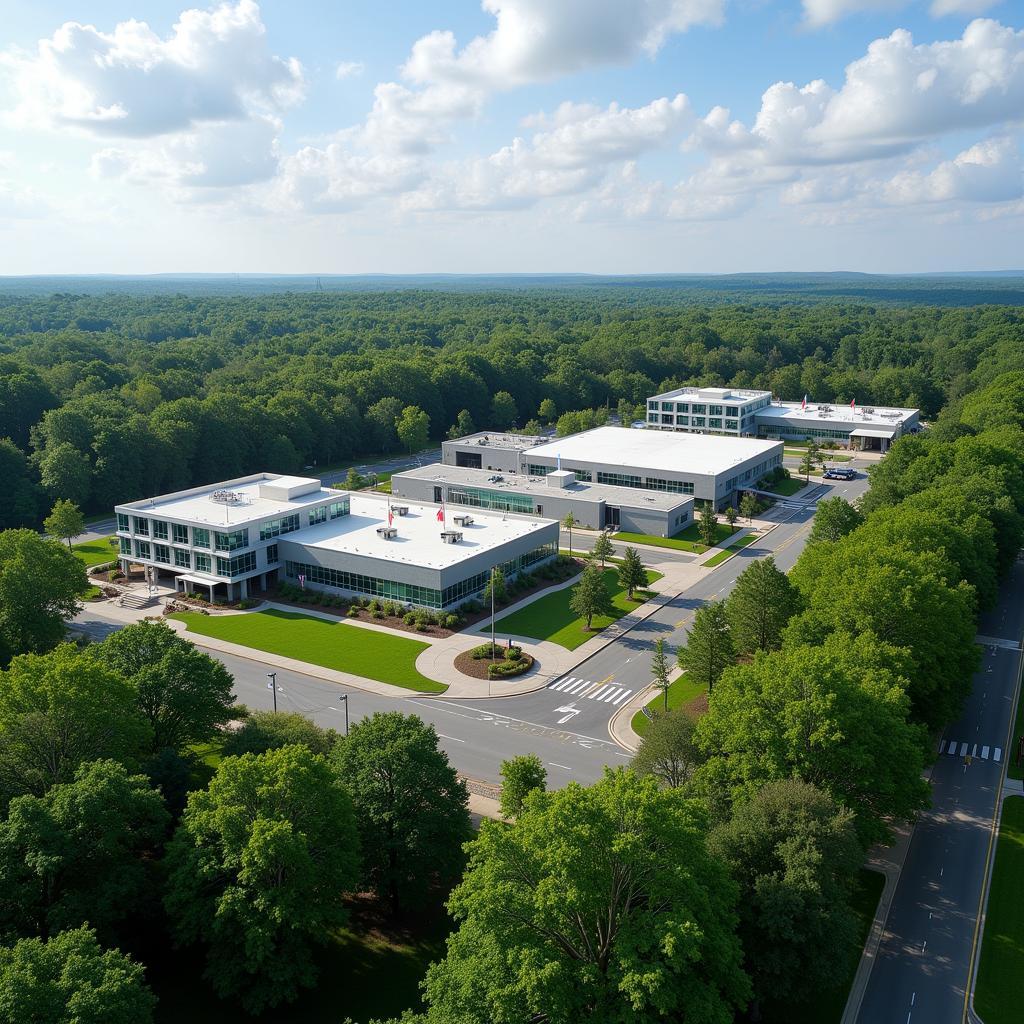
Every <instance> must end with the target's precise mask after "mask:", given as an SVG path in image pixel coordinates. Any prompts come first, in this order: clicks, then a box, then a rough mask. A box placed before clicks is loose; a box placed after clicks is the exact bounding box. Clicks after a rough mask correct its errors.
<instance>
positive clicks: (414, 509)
mask: <svg viewBox="0 0 1024 1024" xmlns="http://www.w3.org/2000/svg"><path fill="white" fill-rule="evenodd" d="M115 514H116V516H117V532H118V536H119V537H120V545H121V556H120V557H121V561H122V562H123V563H124V564H125V566H126V567H127V565H129V564H139V565H143V566H145V567H146V569H147V572H148V573H149V575H150V578H152V579H157V578H159V577H169V578H173V579H174V581H175V587H176V588H178V589H184V590H188V591H191V590H193V589H195V588H202V590H203V591H204V592H205V591H208V592H209V596H210V598H211V600H212V599H215V598H225V597H226V598H227V599H228V600H234V599H235V598H238V597H243V598H244V597H246V596H248V594H249V591H250V588H255V587H257V586H258V587H259V588H261V589H265V588H266V587H267V586H269V585H271V584H272V583H274V582H276V581H277V580H279V579H287V580H289V582H293V583H297V584H300V585H302V586H309V587H315V588H318V589H323V590H329V591H336V592H339V593H345V594H355V595H360V596H370V597H379V598H384V599H387V600H392V601H400V602H402V603H405V604H412V605H418V606H423V607H428V608H451V607H454V606H457V605H458V604H461V603H462V602H463V601H465V600H467V599H468V598H470V597H473V596H475V595H477V594H479V593H481V592H482V590H483V588H484V587H485V586H486V584H487V580H488V578H489V576H490V572H491V569H492V568H493V567H494V566H495V565H500V566H501V567H502V569H503V570H504V572H505V574H506V576H509V577H511V576H514V575H515V574H516V573H518V572H520V571H522V570H523V569H527V568H529V567H531V566H534V565H537V564H539V563H541V562H544V561H546V560H547V559H550V558H552V557H554V556H555V555H556V554H557V553H558V524H557V523H554V522H549V521H547V520H543V519H540V518H539V517H537V516H518V515H513V516H509V515H507V514H506V515H495V514H491V513H486V512H484V513H477V512H474V513H472V514H470V513H462V511H461V510H455V509H448V510H446V512H442V510H441V508H440V506H437V505H432V504H431V505H413V504H412V503H410V502H398V501H395V500H391V499H389V498H388V497H387V496H386V495H376V494H349V493H346V492H339V491H334V490H329V489H327V488H324V487H323V486H322V485H321V483H320V481H319V480H315V479H305V478H302V477H282V476H276V475H275V474H272V473H260V474H257V475H254V476H249V477H243V478H241V479H238V480H229V481H226V482H224V483H220V484H216V485H212V486H208V487H196V488H191V489H190V490H186V491H178V492H176V493H174V494H164V495H160V496H158V497H155V498H148V499H145V500H143V501H135V502H128V503H126V504H124V505H118V506H117V507H116V509H115ZM204 596H205V595H204Z"/></svg>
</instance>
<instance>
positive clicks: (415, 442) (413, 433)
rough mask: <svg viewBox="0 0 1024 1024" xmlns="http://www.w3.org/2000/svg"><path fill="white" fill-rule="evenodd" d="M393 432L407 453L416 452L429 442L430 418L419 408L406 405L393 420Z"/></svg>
mask: <svg viewBox="0 0 1024 1024" xmlns="http://www.w3.org/2000/svg"><path fill="white" fill-rule="evenodd" d="M395 432H396V433H397V434H398V440H399V441H401V442H402V445H403V446H404V448H405V450H406V451H407V452H409V453H410V454H411V453H412V452H418V451H420V450H421V449H422V448H426V447H427V442H428V441H429V440H430V417H429V416H428V415H427V414H426V413H425V412H424V411H423V410H422V409H421V408H419V406H416V405H407V406H406V407H405V408H404V409H403V410H402V414H401V415H400V416H399V417H398V418H397V419H396V420H395Z"/></svg>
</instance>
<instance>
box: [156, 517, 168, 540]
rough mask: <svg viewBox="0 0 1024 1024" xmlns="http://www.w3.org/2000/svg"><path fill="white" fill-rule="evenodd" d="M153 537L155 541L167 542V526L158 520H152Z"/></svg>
mask: <svg viewBox="0 0 1024 1024" xmlns="http://www.w3.org/2000/svg"><path fill="white" fill-rule="evenodd" d="M153 536H154V538H155V539H156V540H167V524H166V523H165V522H162V521H161V520H159V519H154V520H153Z"/></svg>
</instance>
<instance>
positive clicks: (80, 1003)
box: [0, 928, 156, 1024]
mask: <svg viewBox="0 0 1024 1024" xmlns="http://www.w3.org/2000/svg"><path fill="white" fill-rule="evenodd" d="M155 1007H156V998H155V997H154V996H153V993H152V992H150V990H149V988H148V986H147V985H146V982H145V973H144V969H143V967H142V965H141V964H137V963H135V961H133V960H130V959H129V958H128V957H127V956H125V955H124V954H123V953H121V952H120V951H119V950H116V949H109V950H104V949H102V948H101V947H100V944H99V943H98V942H97V941H96V934H95V932H93V931H92V930H90V929H89V928H78V929H75V930H74V931H68V932H61V933H60V934H59V935H55V936H54V937H53V938H51V939H49V940H48V941H46V942H44V941H43V940H42V939H22V940H21V941H20V942H16V943H15V944H14V945H13V946H10V947H5V946H0V1024H25V1022H27V1021H31V1022H32V1024H150V1022H151V1021H152V1020H153V1010H154V1008H155Z"/></svg>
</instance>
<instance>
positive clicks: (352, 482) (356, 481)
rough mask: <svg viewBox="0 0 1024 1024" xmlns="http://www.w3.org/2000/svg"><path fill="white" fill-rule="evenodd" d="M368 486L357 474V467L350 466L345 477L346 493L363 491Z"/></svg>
mask: <svg viewBox="0 0 1024 1024" xmlns="http://www.w3.org/2000/svg"><path fill="white" fill-rule="evenodd" d="M365 486H366V480H365V479H364V478H363V477H362V476H360V475H359V473H357V472H356V468H355V466H349V468H348V473H347V474H346V476H345V490H346V491H361V490H362V489H363V488H364V487H365Z"/></svg>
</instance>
